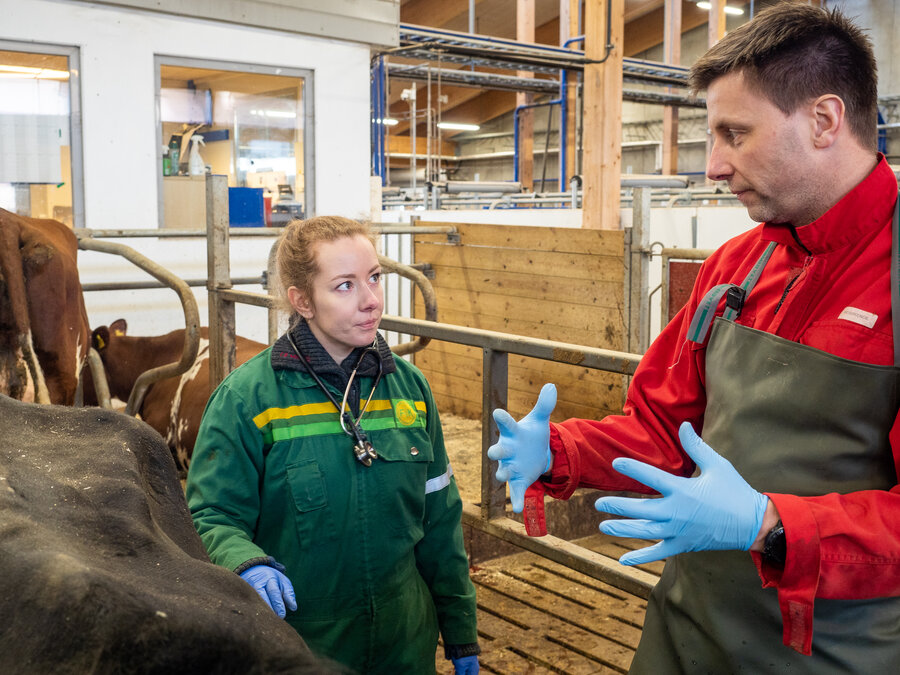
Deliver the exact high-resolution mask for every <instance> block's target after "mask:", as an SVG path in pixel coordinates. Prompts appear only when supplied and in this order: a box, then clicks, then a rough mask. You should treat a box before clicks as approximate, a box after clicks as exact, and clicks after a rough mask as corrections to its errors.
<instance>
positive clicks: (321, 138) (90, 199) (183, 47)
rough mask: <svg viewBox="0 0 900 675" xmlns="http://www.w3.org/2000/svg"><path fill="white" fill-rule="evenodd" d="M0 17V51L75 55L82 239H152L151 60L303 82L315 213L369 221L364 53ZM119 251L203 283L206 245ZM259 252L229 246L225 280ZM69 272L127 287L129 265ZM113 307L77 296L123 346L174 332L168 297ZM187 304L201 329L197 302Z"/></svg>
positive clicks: (126, 22)
mask: <svg viewBox="0 0 900 675" xmlns="http://www.w3.org/2000/svg"><path fill="white" fill-rule="evenodd" d="M0 16H2V17H3V20H2V22H0V40H16V41H27V42H33V43H35V44H36V45H38V46H39V45H41V44H45V43H49V44H58V45H74V46H77V47H78V48H79V50H80V58H81V108H82V129H83V148H84V166H83V170H84V200H85V219H86V226H87V227H88V228H91V229H141V228H156V227H157V224H158V222H159V219H158V197H157V189H158V188H157V185H158V181H157V174H158V172H159V171H160V163H159V152H158V148H157V147H156V146H157V118H156V110H155V105H156V103H155V94H156V92H155V79H154V78H155V73H154V56H155V55H165V56H178V57H185V58H197V59H212V60H220V61H227V62H235V63H253V64H262V65H271V66H280V67H290V68H303V69H310V70H312V71H314V76H313V77H314V93H315V101H314V106H315V108H314V114H315V172H316V173H315V178H316V180H315V190H316V211H317V212H318V213H320V214H339V215H345V216H350V217H360V216H368V215H369V47H368V46H367V45H362V44H355V43H350V42H339V41H335V40H326V39H319V38H314V37H306V36H299V35H296V34H282V33H279V32H278V31H276V30H266V29H260V28H250V27H242V26H235V25H233V24H217V23H215V22H211V21H204V20H194V19H185V18H174V17H173V18H170V17H168V16H166V15H162V14H158V13H151V12H142V11H139V10H128V9H116V8H112V7H99V6H96V5H89V4H86V3H82V2H66V1H62V0H59V1H52V0H28V1H27V2H23V1H22V0H0ZM308 170H311V168H308ZM125 243H128V244H129V245H130V246H132V247H133V248H135V249H137V250H138V251H140V252H141V253H143V254H144V255H145V256H147V257H149V258H151V259H153V260H155V261H157V262H160V263H162V264H164V265H165V266H166V267H169V268H170V269H173V270H176V271H177V273H178V274H179V275H181V276H184V277H198V278H199V277H205V276H206V255H205V241H195V242H185V241H183V240H181V241H180V242H179V243H175V244H173V243H171V242H169V243H166V242H163V241H159V240H155V239H132V240H130V241H127V242H125ZM270 245H271V240H269V241H268V242H260V241H257V240H253V243H247V241H246V240H242V243H241V244H240V245H239V246H238V247H237V248H236V249H235V247H234V246H233V247H232V248H233V250H232V265H233V269H232V275H233V276H242V275H249V274H258V273H259V272H260V271H261V270H263V269H265V267H266V255H267V254H268V249H269V246H270ZM79 269H80V272H81V276H82V281H83V282H91V281H100V280H106V279H108V278H110V277H111V278H112V279H113V280H116V279H124V278H126V277H128V276H131V275H133V273H132V272H131V269H132V268H131V266H130V265H129V264H127V263H124V264H120V263H118V262H116V261H115V260H114V259H113V258H112V257H111V256H107V255H103V254H82V255H81V256H80V258H79ZM139 278H146V277H145V276H144V275H142V274H140V275H139ZM256 290H260V289H259V287H257V288H256ZM117 295H118V296H119V297H118V298H115V297H112V296H108V294H106V293H89V294H87V295H86V300H87V303H88V314H89V318H90V321H91V325H92V326H97V325H100V324H107V323H109V322H110V321H112V320H114V319H116V318H118V317H120V316H124V317H125V318H127V319H128V320H129V325H130V328H131V330H130V332H131V333H132V334H134V335H142V334H143V335H149V334H159V333H163V332H167V331H169V330H171V329H173V328H177V327H181V326H183V325H184V323H183V319H182V318H181V317H182V315H181V310H180V309H179V305H178V304H177V302H175V301H174V294H172V293H171V292H159V291H133V292H129V293H127V294H117ZM198 295H199V296H201V298H202V307H201V317H202V321H203V323H204V324H205V323H206V305H205V293H198ZM123 298H124V299H123ZM170 298H171V299H172V301H171V302H170V300H169V299H170ZM173 302H175V304H172V303H173ZM248 309H250V310H251V312H256V311H261V310H253V309H252V308H248ZM237 325H238V332H239V333H241V334H243V335H247V336H248V337H252V338H254V339H259V340H261V341H265V335H266V331H265V319H264V317H263V320H262V321H257V320H252V321H242V318H241V315H240V314H239V316H238V324H237Z"/></svg>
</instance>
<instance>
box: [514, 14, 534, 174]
mask: <svg viewBox="0 0 900 675" xmlns="http://www.w3.org/2000/svg"><path fill="white" fill-rule="evenodd" d="M516 40H518V41H519V42H534V0H516ZM516 75H518V76H519V77H534V73H532V72H531V71H527V70H519V71H516ZM533 102H534V94H532V93H530V92H518V93H517V94H516V109H519V108H520V107H522V106H525V105H531V104H532V103H533ZM517 149H518V153H519V167H518V169H519V181H520V182H521V183H522V185H523V186H524V187H525V188H526V189H529V190H533V189H534V110H533V109H524V110H521V111H520V113H519V147H518V148H517Z"/></svg>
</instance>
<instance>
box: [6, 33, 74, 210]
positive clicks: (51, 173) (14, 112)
mask: <svg viewBox="0 0 900 675" xmlns="http://www.w3.org/2000/svg"><path fill="white" fill-rule="evenodd" d="M69 90H70V87H69V62H68V57H66V56H59V55H55V54H38V53H31V52H18V51H2V50H0V148H2V149H3V152H0V208H4V209H6V210H7V211H13V212H15V213H18V214H20V215H23V216H32V217H35V218H54V219H56V220H60V221H62V222H64V223H66V224H67V225H69V227H72V226H73V218H72V159H71V139H70V138H69V129H70V117H71V108H70V99H69V96H70V93H69Z"/></svg>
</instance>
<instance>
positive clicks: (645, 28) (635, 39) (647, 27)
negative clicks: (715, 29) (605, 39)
mask: <svg viewBox="0 0 900 675" xmlns="http://www.w3.org/2000/svg"><path fill="white" fill-rule="evenodd" d="M665 14H666V13H665V8H663V7H659V8H657V9H654V10H653V11H652V12H648V13H647V14H644V15H642V16H640V17H639V18H636V19H634V20H633V21H629V22H628V23H627V24H626V26H625V56H634V55H635V54H640V53H642V52H645V51H647V50H648V49H651V48H652V47H655V46H656V45H658V44H660V43H662V42H663V41H664V33H665ZM708 20H709V15H708V13H707V12H706V11H705V10H702V9H699V8H698V7H697V5H695V4H694V3H693V2H689V1H688V0H681V32H682V34H683V33H687V32H688V31H690V30H693V29H694V28H696V27H697V26H702V25H703V24H705V23H706V22H707V21H708Z"/></svg>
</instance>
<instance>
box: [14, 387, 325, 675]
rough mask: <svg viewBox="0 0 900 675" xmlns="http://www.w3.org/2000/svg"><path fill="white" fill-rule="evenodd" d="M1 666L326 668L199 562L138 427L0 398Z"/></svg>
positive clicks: (110, 417) (94, 413)
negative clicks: (0, 478) (0, 440)
mask: <svg viewBox="0 0 900 675" xmlns="http://www.w3.org/2000/svg"><path fill="white" fill-rule="evenodd" d="M0 438H3V439H4V440H3V446H2V449H0V475H2V482H0V616H3V622H4V626H3V630H2V631H0V672H5V673H7V672H8V673H26V672H27V673H34V674H38V675H39V674H43V673H48V674H49V673H53V674H54V675H66V674H68V673H73V674H74V673H78V674H80V673H86V672H91V673H134V674H142V673H148V674H149V673H204V674H205V673H223V674H224V673H241V674H243V673H305V672H309V673H313V672H321V673H328V672H334V671H332V670H331V669H330V668H329V667H327V666H326V665H324V664H322V663H321V662H318V661H317V660H315V659H314V658H313V657H312V656H311V655H310V653H309V652H308V649H307V648H306V645H305V644H304V643H303V641H302V640H301V639H300V637H299V636H298V635H297V633H296V632H295V631H294V630H293V629H292V628H290V626H288V625H287V624H286V623H285V622H284V621H283V620H281V619H279V618H278V617H277V616H276V615H275V614H274V613H273V612H272V611H271V610H270V609H269V608H268V607H267V606H266V605H265V603H263V601H262V600H260V598H259V597H258V596H257V595H256V593H255V592H254V591H253V589H252V588H251V587H250V586H249V585H248V584H247V583H246V582H244V581H243V580H242V579H241V578H240V577H238V576H237V575H235V574H234V573H232V572H230V571H228V570H225V569H223V568H221V567H217V566H215V565H213V564H211V563H210V562H209V561H208V558H207V556H206V553H205V551H204V549H203V545H202V543H201V541H200V538H199V536H198V535H197V533H196V531H195V530H194V527H193V524H192V523H191V519H190V514H189V512H188V509H187V504H186V503H185V500H184V496H183V493H182V491H181V487H180V484H179V482H178V480H177V478H176V475H175V467H174V464H173V462H172V459H171V456H170V454H169V450H168V448H166V446H165V444H164V443H163V442H162V441H161V440H160V439H159V436H158V435H157V434H155V433H154V432H152V431H151V430H150V429H149V428H148V427H147V426H146V425H145V424H143V423H142V422H140V421H139V420H135V419H131V418H127V417H125V416H124V415H121V414H118V413H113V412H110V411H104V410H98V409H77V408H67V407H62V406H39V405H34V404H30V403H22V402H20V401H14V400H13V399H11V398H9V397H6V396H2V395H0Z"/></svg>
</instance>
